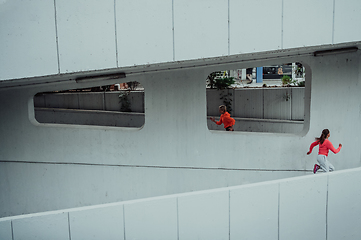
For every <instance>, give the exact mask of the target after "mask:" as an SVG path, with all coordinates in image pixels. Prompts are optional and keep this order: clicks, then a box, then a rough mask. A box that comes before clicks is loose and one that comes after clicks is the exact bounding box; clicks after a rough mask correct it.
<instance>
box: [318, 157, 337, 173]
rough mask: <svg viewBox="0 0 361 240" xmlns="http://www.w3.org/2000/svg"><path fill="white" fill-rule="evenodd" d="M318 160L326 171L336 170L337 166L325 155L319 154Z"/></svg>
mask: <svg viewBox="0 0 361 240" xmlns="http://www.w3.org/2000/svg"><path fill="white" fill-rule="evenodd" d="M317 162H318V163H319V164H320V167H321V168H322V170H323V171H325V172H332V171H334V170H335V167H334V166H333V165H332V164H331V163H330V162H329V161H328V160H327V157H326V156H325V155H317Z"/></svg>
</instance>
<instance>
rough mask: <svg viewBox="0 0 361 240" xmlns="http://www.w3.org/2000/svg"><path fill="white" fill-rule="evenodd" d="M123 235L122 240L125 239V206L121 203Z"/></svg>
mask: <svg viewBox="0 0 361 240" xmlns="http://www.w3.org/2000/svg"><path fill="white" fill-rule="evenodd" d="M123 235H124V236H123V237H124V240H126V239H127V237H126V234H125V207H124V204H123Z"/></svg>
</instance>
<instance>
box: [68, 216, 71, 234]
mask: <svg viewBox="0 0 361 240" xmlns="http://www.w3.org/2000/svg"><path fill="white" fill-rule="evenodd" d="M68 231H69V240H71V229H70V213H69V212H68Z"/></svg>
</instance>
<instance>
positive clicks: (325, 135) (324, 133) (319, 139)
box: [316, 129, 330, 144]
mask: <svg viewBox="0 0 361 240" xmlns="http://www.w3.org/2000/svg"><path fill="white" fill-rule="evenodd" d="M329 133H330V131H329V130H328V129H323V130H322V133H321V136H320V137H319V138H316V140H317V141H320V143H321V144H322V143H323V142H324V141H325V139H326V138H327V135H328V134H329Z"/></svg>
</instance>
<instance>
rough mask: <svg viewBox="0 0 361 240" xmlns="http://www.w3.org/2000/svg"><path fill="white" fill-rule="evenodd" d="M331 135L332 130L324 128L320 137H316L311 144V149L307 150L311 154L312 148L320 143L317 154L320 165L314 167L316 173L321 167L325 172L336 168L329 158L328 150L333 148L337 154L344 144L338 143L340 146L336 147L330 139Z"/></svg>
mask: <svg viewBox="0 0 361 240" xmlns="http://www.w3.org/2000/svg"><path fill="white" fill-rule="evenodd" d="M329 137H330V131H329V130H328V129H323V131H322V134H321V136H320V137H319V138H316V141H315V142H313V143H312V144H311V146H310V150H309V151H308V152H307V155H310V154H311V152H312V149H313V148H314V147H316V146H317V145H319V146H318V155H317V162H318V163H319V165H318V164H315V166H314V167H313V173H316V172H317V170H319V169H320V168H322V170H323V171H325V172H329V171H334V170H335V167H334V166H333V165H332V164H331V163H330V162H329V161H328V160H327V156H328V151H329V150H331V151H332V152H333V153H334V154H336V153H338V152H339V151H340V150H341V148H342V144H341V143H340V144H339V145H338V148H337V149H335V148H334V147H333V145H332V143H331V142H330V140H328V138H329Z"/></svg>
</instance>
